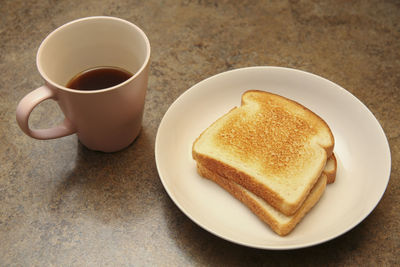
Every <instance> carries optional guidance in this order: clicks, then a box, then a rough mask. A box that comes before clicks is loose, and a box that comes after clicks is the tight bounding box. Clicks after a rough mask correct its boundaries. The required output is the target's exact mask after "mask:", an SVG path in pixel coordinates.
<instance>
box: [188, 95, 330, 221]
mask: <svg viewBox="0 0 400 267" xmlns="http://www.w3.org/2000/svg"><path fill="white" fill-rule="evenodd" d="M254 106H256V107H255V108H254ZM249 107H250V108H249ZM207 131H210V132H212V133H210V134H208V135H207V136H206V137H205V136H204V133H205V132H207ZM320 132H323V138H319V139H315V136H318V137H319V135H318V134H320ZM202 139H207V140H209V139H212V141H210V144H212V145H210V147H211V146H212V149H213V150H214V151H218V152H221V151H222V152H221V153H225V154H224V155H229V157H231V158H234V159H235V162H229V161H227V160H226V157H223V156H221V157H216V156H214V155H210V154H209V153H208V152H204V151H201V149H200V150H199V149H198V148H197V145H198V143H199V140H202ZM315 140H317V141H315ZM333 146H334V138H333V135H332V133H331V131H330V129H329V127H328V125H327V124H326V122H325V121H324V120H322V119H321V118H320V117H319V116H317V115H316V114H315V113H313V112H312V111H310V110H309V109H307V108H305V107H304V106H302V105H301V104H299V103H297V102H295V101H292V100H289V99H287V98H284V97H282V96H279V95H275V94H271V93H267V92H262V91H256V90H250V91H247V92H246V93H244V94H243V96H242V106H241V107H240V108H233V109H232V110H231V111H230V112H228V113H227V114H225V115H224V116H222V117H221V118H220V119H219V120H217V121H215V122H214V123H213V124H212V125H211V126H209V127H208V128H207V129H206V130H205V131H204V132H203V133H202V134H201V135H200V136H199V137H198V138H197V139H196V141H195V142H194V143H193V147H192V155H193V158H194V159H195V160H196V161H197V162H198V163H200V164H201V165H202V166H204V167H206V168H207V169H209V170H211V171H212V172H214V173H216V174H218V175H221V176H223V177H227V178H228V179H231V180H232V181H234V182H236V183H238V184H240V185H241V186H243V187H245V188H246V189H248V190H249V191H251V192H253V193H255V194H256V195H258V196H259V197H261V198H263V199H265V200H266V201H267V202H268V203H270V204H271V205H272V206H274V207H275V208H276V209H278V210H280V211H281V212H282V213H284V214H286V215H292V214H294V213H295V212H296V210H297V209H298V208H299V207H300V206H301V205H302V203H303V201H304V200H305V199H306V197H307V195H308V194H309V192H310V190H311V188H312V187H313V186H314V184H315V183H316V181H317V180H318V178H319V176H320V174H321V172H322V170H323V168H324V166H325V164H326V161H327V158H328V157H329V156H330V155H331V154H332V151H333ZM315 153H317V154H315ZM310 159H312V160H313V161H312V163H311V161H310V162H309V163H307V162H306V161H308V160H310ZM237 162H241V163H242V165H249V164H252V166H253V167H254V168H253V169H256V170H257V172H258V173H266V174H267V175H268V177H269V178H268V179H271V177H272V179H275V180H277V179H278V178H279V179H280V180H279V181H278V183H284V184H289V185H290V186H292V187H294V186H295V185H296V180H293V179H295V178H293V177H296V176H295V175H294V176H293V173H296V172H297V173H301V172H302V171H303V169H304V167H303V166H304V165H305V164H306V165H307V164H308V165H307V166H312V170H311V174H310V175H309V176H308V178H307V181H306V182H305V183H304V184H302V185H299V186H301V193H299V194H298V193H296V194H298V196H297V197H296V200H295V201H292V202H290V201H287V199H286V198H285V196H283V195H282V194H281V192H279V191H276V190H274V189H273V188H271V187H270V185H269V184H268V183H265V181H264V180H260V179H258V178H256V177H254V175H252V174H250V173H248V172H247V171H246V170H244V168H241V167H238V166H237V164H236V163H237ZM302 168H303V169H302ZM274 177H275V178H274ZM276 177H278V178H276ZM298 183H300V182H298ZM293 184H295V185H293ZM296 186H297V185H296ZM296 190H297V189H296Z"/></svg>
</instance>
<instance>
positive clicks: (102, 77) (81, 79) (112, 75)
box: [66, 67, 132, 91]
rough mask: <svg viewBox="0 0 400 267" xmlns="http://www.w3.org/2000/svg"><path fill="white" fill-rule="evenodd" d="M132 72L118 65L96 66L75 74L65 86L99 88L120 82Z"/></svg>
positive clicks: (82, 88)
mask: <svg viewBox="0 0 400 267" xmlns="http://www.w3.org/2000/svg"><path fill="white" fill-rule="evenodd" d="M130 77H132V73H130V72H129V71H127V70H124V69H122V68H118V67H96V68H92V69H88V70H85V71H82V72H80V73H78V74H77V75H75V76H74V77H73V78H72V79H71V80H70V81H69V82H68V83H67V85H66V87H68V88H71V89H76V90H86V91H87V90H99V89H104V88H108V87H112V86H115V85H117V84H120V83H122V82H124V81H126V80H128V79H129V78H130Z"/></svg>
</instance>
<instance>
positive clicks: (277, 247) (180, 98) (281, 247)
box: [155, 66, 392, 250]
mask: <svg viewBox="0 0 400 267" xmlns="http://www.w3.org/2000/svg"><path fill="white" fill-rule="evenodd" d="M255 69H258V70H266V71H269V70H281V71H288V72H297V73H300V74H302V75H309V76H311V77H313V78H316V79H321V80H323V81H324V82H328V83H329V84H331V85H333V86H334V87H336V89H339V90H340V91H341V92H342V93H345V94H347V95H348V97H351V98H352V100H356V101H357V102H358V104H361V105H362V106H363V109H364V110H363V111H367V112H368V113H369V114H368V115H369V116H370V117H371V118H373V119H374V123H375V124H376V126H378V130H379V132H380V134H382V135H383V137H384V139H383V141H385V142H384V143H385V150H386V152H387V153H386V154H385V156H387V157H388V169H387V173H388V175H387V177H386V174H385V184H384V190H383V191H382V192H379V193H380V194H379V197H378V200H377V202H376V203H375V204H374V205H373V207H372V208H370V210H369V211H368V212H365V214H364V216H360V218H359V219H358V220H355V221H354V222H353V223H352V224H351V225H350V226H349V227H347V228H346V229H345V230H344V231H341V232H340V233H339V234H333V235H331V236H329V237H327V238H322V239H321V240H317V241H309V242H305V243H304V244H302V245H298V244H296V245H275V246H274V245H272V246H260V245H254V244H249V243H246V242H241V241H237V240H234V239H232V238H229V237H226V236H224V235H222V234H220V233H218V232H216V231H214V230H211V229H209V228H208V227H207V226H205V225H203V224H202V223H201V222H200V221H199V220H197V218H194V216H192V214H190V211H187V210H186V208H185V207H183V206H182V205H181V203H180V202H179V201H177V200H176V198H175V197H174V194H173V192H172V191H171V189H170V188H169V186H168V185H167V184H166V180H165V179H164V178H163V175H162V172H161V170H160V163H159V161H160V160H159V157H160V156H159V153H158V151H159V146H160V133H161V131H162V130H163V127H164V124H165V121H166V120H167V119H168V115H169V113H170V112H171V111H172V110H173V109H174V108H175V106H176V105H178V104H179V103H180V102H181V101H183V99H184V98H185V97H186V95H187V94H190V93H193V91H194V90H200V89H197V88H198V87H201V84H203V83H207V81H209V80H211V79H217V78H219V77H221V76H223V75H227V74H228V73H233V72H242V71H251V70H255ZM293 100H295V101H296V99H293ZM155 161H156V167H157V172H158V175H159V178H160V180H161V183H162V185H163V187H164V189H165V190H166V192H167V194H168V196H169V197H170V198H171V200H172V201H173V202H174V204H175V205H176V206H177V207H178V208H179V209H180V211H181V212H183V213H184V214H185V215H186V216H187V217H188V218H189V219H190V220H191V221H192V222H194V223H195V224H197V225H198V226H200V227H201V228H202V229H204V230H206V231H207V232H209V233H211V234H213V235H215V236H218V237H220V238H222V239H224V240H227V241H229V242H232V243H235V244H238V245H242V246H246V247H251V248H256V249H264V250H293V249H301V248H306V247H312V246H316V245H319V244H322V243H325V242H328V241H330V240H333V239H335V238H337V237H339V236H341V235H344V234H346V233H347V232H349V231H351V230H352V229H354V228H355V227H356V226H357V225H359V224H360V223H361V222H362V221H364V220H365V219H366V218H367V217H368V216H369V215H370V214H371V213H372V212H373V211H374V210H375V208H376V207H377V205H378V204H379V203H380V201H381V200H382V197H383V195H384V194H385V192H386V190H387V187H388V184H389V181H390V176H391V165H392V159H391V150H390V145H389V141H388V138H387V136H386V134H385V132H384V130H383V127H382V125H381V124H380V123H379V121H378V119H377V118H376V117H375V115H374V114H373V113H372V111H371V110H370V109H369V108H368V107H367V106H366V105H365V104H364V103H363V102H362V101H361V100H359V99H358V98H357V97H356V96H355V95H353V94H352V93H351V92H349V91H348V90H346V89H345V88H343V87H342V86H340V85H338V84H336V83H334V82H333V81H330V80H328V79H326V78H324V77H321V76H319V75H316V74H314V73H311V72H307V71H304V70H300V69H294V68H288V67H281V66H250V67H243V68H237V69H232V70H227V71H223V72H220V73H217V74H214V75H211V76H209V77H207V78H205V79H203V80H200V81H199V82H197V83H195V84H194V85H192V86H190V87H189V88H188V89H187V90H185V91H184V92H183V93H181V94H180V95H179V96H178V97H177V98H176V99H175V100H174V101H173V102H172V103H171V105H170V106H169V107H168V109H167V111H166V112H165V113H164V115H163V117H162V119H161V121H160V124H159V126H158V129H157V133H156V139H155ZM283 238H284V237H283Z"/></svg>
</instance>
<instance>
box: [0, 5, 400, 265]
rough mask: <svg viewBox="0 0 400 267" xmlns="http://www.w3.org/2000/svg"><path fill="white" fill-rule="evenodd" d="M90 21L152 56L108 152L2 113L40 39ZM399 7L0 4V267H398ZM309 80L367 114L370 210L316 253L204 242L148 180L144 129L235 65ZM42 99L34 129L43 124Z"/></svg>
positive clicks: (48, 111)
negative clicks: (36, 134) (120, 144)
mask: <svg viewBox="0 0 400 267" xmlns="http://www.w3.org/2000/svg"><path fill="white" fill-rule="evenodd" d="M92 15H110V16H117V17H121V18H124V19H127V20H129V21H132V22H133V23H135V24H137V25H138V26H140V27H141V28H142V29H143V30H144V31H145V32H146V33H147V35H148V37H149V39H150V42H151V45H152V57H151V72H150V76H149V86H148V93H147V98H146V108H145V115H144V122H143V130H142V133H141V135H140V136H139V138H138V139H137V140H136V141H135V142H134V143H133V144H132V145H131V146H130V147H128V148H127V149H125V150H123V151H121V152H118V153H113V154H104V153H98V152H93V151H90V150H88V149H86V148H85V147H83V146H82V145H81V144H80V143H79V142H78V140H77V138H76V136H75V135H72V136H68V137H64V138H60V139H56V140H49V141H39V140H34V139H31V138H29V137H27V136H26V135H24V134H23V133H22V131H21V130H20V129H19V128H18V126H17V124H16V122H15V109H16V105H17V103H18V102H19V100H20V99H21V98H22V97H23V96H24V95H26V94H27V93H28V92H30V91H31V90H33V89H34V88H36V87H39V86H40V85H42V83H43V80H42V79H41V77H40V75H39V74H38V72H37V70H36V65H35V57H36V52H37V49H38V46H39V44H40V42H41V41H42V39H43V38H45V36H46V35H47V34H48V33H50V32H51V31H52V30H54V29H55V28H57V27H58V26H61V25H62V24H64V23H66V22H68V21H71V20H73V19H77V18H80V17H86V16H92ZM399 40H400V4H399V2H398V1H211V0H204V1H203V0H196V1H192V0H184V1H169V0H167V1H156V0H151V1H128V0H121V1H112V0H100V1H95V0H86V1H44V0H38V1H20V0H15V1H11V0H10V1H9V0H5V1H2V2H1V4H0V265H1V266H87V265H89V266H125V265H133V266H154V265H156V266H187V265H196V266H202V265H207V266H210V265H211V266H212V265H216V266H224V265H227V266H236V265H246V266H247V265H250V264H254V265H283V266H291V265H295V264H306V265H314V264H316V265H319V266H321V265H322V266H328V265H332V266H350V265H354V266H390V265H391V266H394V265H400V253H399V251H400V237H399V235H400V212H399V210H400V197H399V195H400V170H399V168H400V71H399V70H400V41H399ZM260 65H269V66H283V67H290V68H297V69H301V70H305V71H308V72H312V73H315V74H317V75H320V76H323V77H325V78H327V79H329V80H332V81H334V82H335V83H337V84H339V85H341V86H342V87H344V88H346V89H347V90H349V91H350V92H351V93H352V94H354V95H355V96H356V97H357V98H359V99H360V100H361V101H362V102H363V103H365V105H366V106H367V107H368V108H369V109H370V110H371V111H372V112H373V114H374V115H375V116H376V118H377V119H378V121H379V122H380V123H381V125H382V127H383V129H384V131H385V133H386V136H387V138H388V140H389V144H390V149H391V156H392V170H391V179H390V182H389V185H388V187H387V191H386V193H385V194H384V196H383V198H382V200H381V201H380V203H379V204H378V206H377V207H376V209H375V210H374V211H373V212H372V213H371V214H370V215H369V216H368V217H367V218H366V219H365V220H364V221H363V222H362V223H361V224H359V225H358V226H357V227H355V228H354V229H353V230H351V231H349V232H348V233H346V234H344V235H342V236H340V237H338V238H336V239H334V240H331V241H329V242H326V243H324V244H321V245H317V246H313V247H309V248H305V249H298V250H291V251H268V250H259V249H252V248H248V247H244V246H241V245H237V244H233V243H230V242H228V241H225V240H223V239H221V238H219V237H216V236H214V235H212V234H210V233H209V232H207V231H206V230H203V229H202V228H201V227H199V226H198V225H196V224H195V223H194V222H192V221H191V220H190V219H189V218H188V217H186V216H185V215H184V214H183V213H182V212H181V211H180V210H179V209H178V208H177V206H176V205H175V204H174V203H173V202H172V200H171V199H170V198H169V196H168V194H167V193H166V191H165V189H164V188H163V186H162V183H161V182H160V179H159V176H158V173H157V168H156V163H155V160H154V158H155V155H154V143H155V137H156V133H157V128H158V125H159V123H160V121H161V119H162V117H163V115H164V113H165V112H166V110H167V108H168V107H169V106H170V105H171V104H172V102H173V101H174V100H175V99H176V98H177V97H178V96H179V95H181V94H182V93H183V92H185V90H187V89H188V88H190V87H191V86H192V85H194V84H196V83H197V82H199V81H201V80H203V79H205V78H207V77H209V76H211V75H214V74H217V73H220V72H223V71H226V70H230V69H235V68H240V67H247V66H260ZM62 117H63V116H62V114H61V113H60V111H59V110H58V108H57V104H55V102H53V101H46V102H44V103H42V104H41V105H40V106H39V107H38V108H37V109H35V110H34V112H33V113H32V116H31V120H30V123H31V125H32V126H34V127H46V126H50V125H54V124H55V123H57V122H59V121H60V120H61V119H62Z"/></svg>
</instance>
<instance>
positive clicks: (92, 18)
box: [36, 16, 151, 94]
mask: <svg viewBox="0 0 400 267" xmlns="http://www.w3.org/2000/svg"><path fill="white" fill-rule="evenodd" d="M98 19H105V20H114V21H119V22H122V23H125V24H128V25H129V26H131V27H134V28H135V29H136V30H137V32H138V33H139V34H140V35H141V36H142V37H143V40H144V41H145V43H146V48H147V51H146V57H145V60H144V62H143V63H142V64H141V66H140V68H139V70H138V71H136V72H135V73H134V74H133V75H132V76H131V77H130V78H129V79H127V80H126V81H124V82H122V83H119V84H117V85H114V86H111V87H107V88H102V89H97V90H77V89H71V88H68V87H65V86H63V85H61V84H58V83H56V82H54V81H52V80H51V79H50V78H49V77H48V76H47V75H46V73H45V72H44V70H43V68H42V67H41V64H40V63H39V57H40V54H41V51H42V49H43V47H44V45H45V44H46V42H47V41H48V40H49V39H50V37H51V36H52V35H53V34H54V33H56V32H58V31H60V30H62V29H64V28H66V27H68V26H70V25H71V24H75V23H78V22H82V21H86V20H98ZM150 52H151V46H150V41H149V39H148V37H147V35H146V34H145V32H144V31H143V30H142V29H141V28H139V27H138V26H137V25H135V24H134V23H132V22H130V21H127V20H125V19H121V18H118V17H112V16H90V17H84V18H79V19H76V20H72V21H70V22H67V23H65V24H63V25H61V26H60V27H58V28H56V29H55V30H53V31H52V32H51V33H49V34H48V35H47V36H46V38H45V39H44V40H43V41H42V42H41V44H40V46H39V49H38V52H37V54H36V66H37V68H38V70H39V73H40V75H41V76H42V77H43V79H44V80H45V81H46V82H47V83H49V84H50V85H51V86H53V87H55V88H57V89H61V90H64V91H68V92H71V93H78V94H95V93H102V92H108V91H112V90H115V89H117V88H120V87H122V86H124V85H126V84H128V83H129V82H131V81H132V80H134V79H136V77H137V76H139V75H140V74H141V73H142V72H143V71H144V69H145V68H146V67H147V65H148V64H149V61H150Z"/></svg>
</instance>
